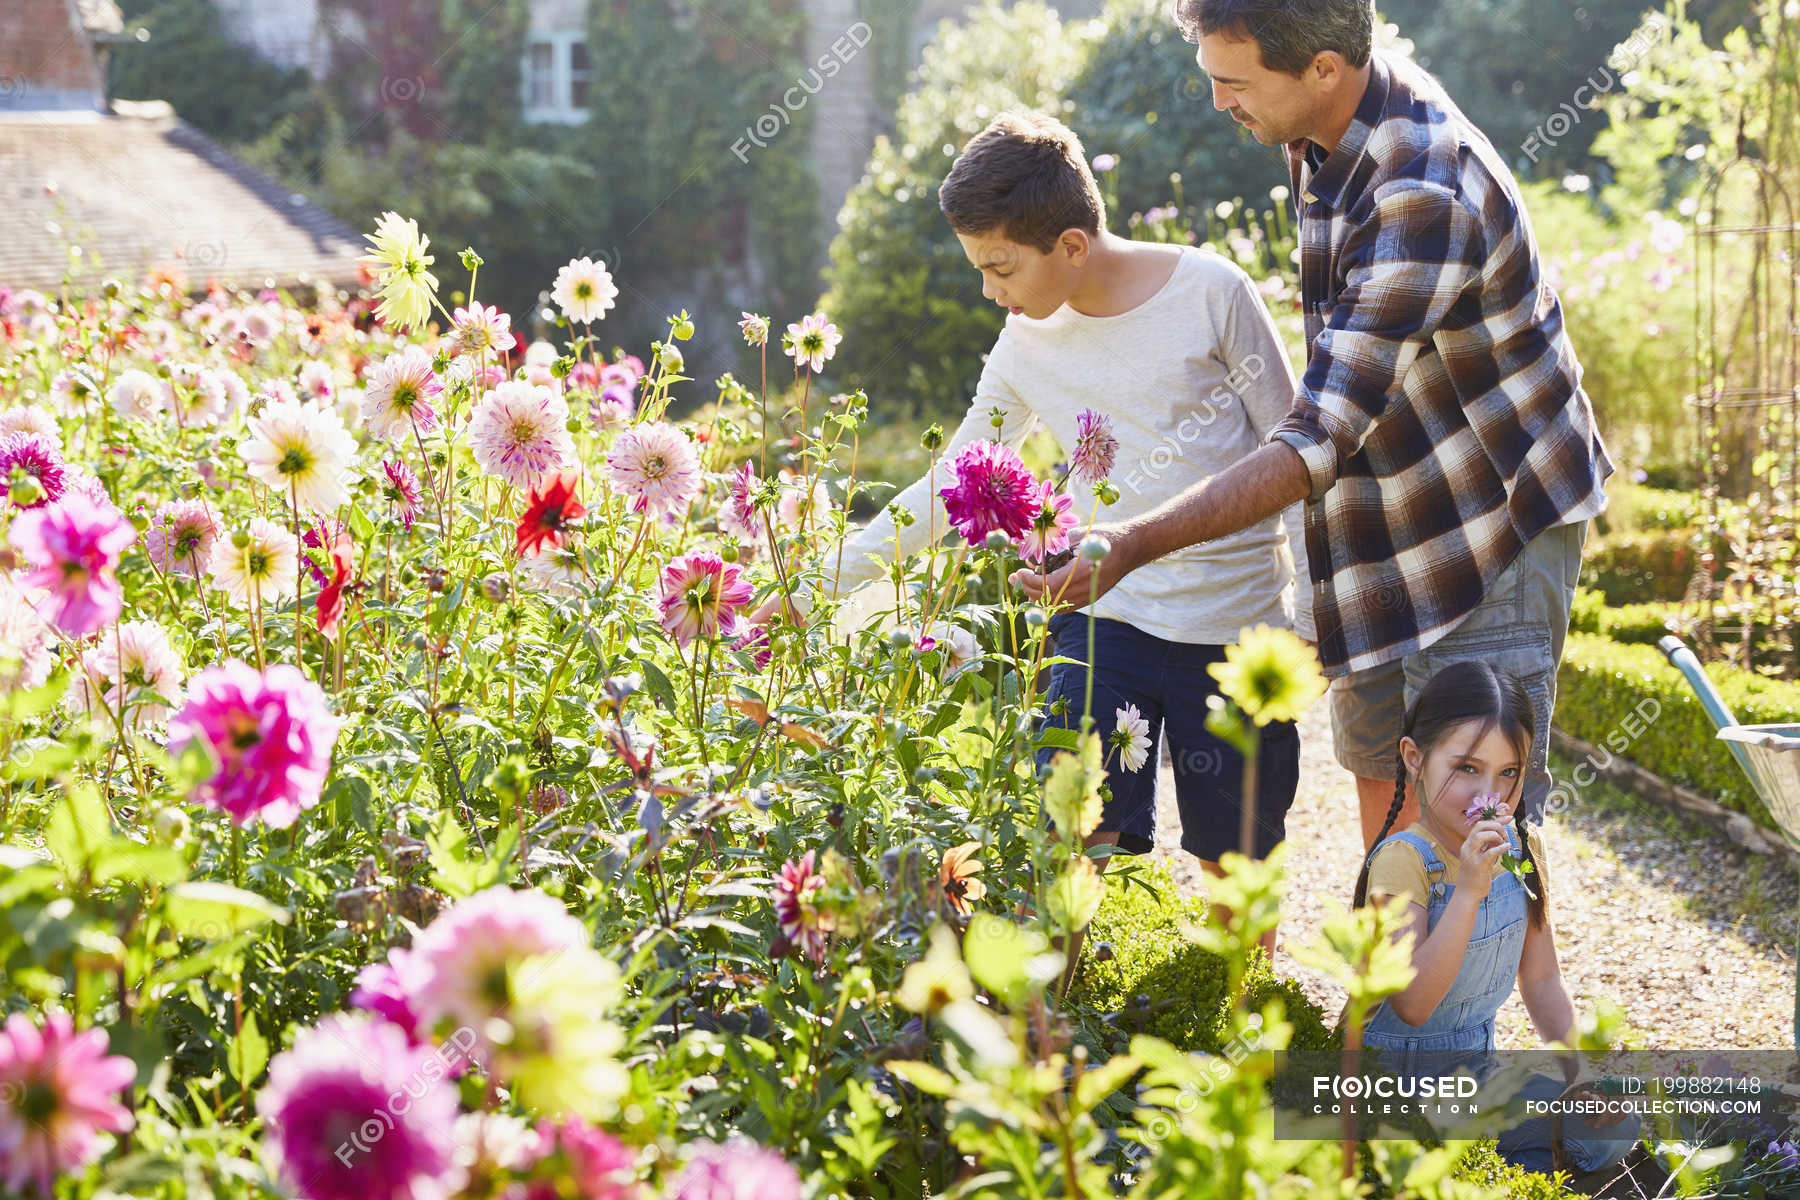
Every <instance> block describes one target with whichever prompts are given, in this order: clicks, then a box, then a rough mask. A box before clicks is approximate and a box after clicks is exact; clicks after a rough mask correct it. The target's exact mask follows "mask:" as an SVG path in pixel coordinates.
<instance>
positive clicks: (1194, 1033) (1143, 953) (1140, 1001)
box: [1073, 865, 1337, 1054]
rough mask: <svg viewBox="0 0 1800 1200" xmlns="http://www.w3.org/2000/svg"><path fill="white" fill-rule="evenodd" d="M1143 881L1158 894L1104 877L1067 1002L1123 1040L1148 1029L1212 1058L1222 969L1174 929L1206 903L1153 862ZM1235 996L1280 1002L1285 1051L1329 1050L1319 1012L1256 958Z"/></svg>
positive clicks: (1191, 920) (1196, 920)
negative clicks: (1290, 1029)
mask: <svg viewBox="0 0 1800 1200" xmlns="http://www.w3.org/2000/svg"><path fill="white" fill-rule="evenodd" d="M1144 877H1145V878H1146V879H1147V882H1149V883H1150V884H1151V886H1152V887H1154V888H1155V889H1156V893H1157V894H1155V895H1152V894H1151V892H1150V891H1149V890H1148V889H1146V888H1144V887H1140V886H1138V885H1137V884H1135V883H1133V884H1126V883H1125V882H1124V881H1123V880H1121V879H1118V878H1116V877H1115V878H1112V879H1109V880H1108V881H1107V895H1106V903H1105V904H1104V905H1102V907H1101V909H1100V913H1099V915H1098V916H1096V917H1095V918H1094V923H1093V924H1092V925H1091V926H1090V927H1089V928H1088V934H1087V945H1086V949H1085V950H1084V951H1083V952H1082V956H1081V960H1082V961H1081V970H1080V972H1079V974H1078V975H1077V976H1076V980H1075V987H1074V993H1073V995H1074V998H1075V999H1076V1000H1077V1001H1079V1002H1080V1003H1082V1004H1084V1005H1087V1006H1090V1007H1091V1008H1093V1009H1094V1010H1095V1011H1096V1012H1098V1013H1103V1014H1117V1016H1116V1017H1114V1020H1113V1023H1114V1024H1115V1025H1117V1026H1118V1027H1119V1032H1120V1033H1122V1034H1131V1033H1147V1034H1150V1035H1152V1036H1153V1037H1159V1038H1162V1039H1163V1040H1165V1041H1167V1042H1168V1043H1170V1044H1171V1045H1173V1046H1176V1047H1179V1048H1180V1049H1183V1050H1190V1051H1204V1052H1206V1053H1208V1054H1217V1053H1219V1051H1220V1049H1221V1041H1220V1037H1219V1029H1220V1026H1221V1025H1222V1024H1223V1022H1224V1018H1225V1014H1226V1011H1227V1000H1228V997H1227V996H1226V994H1225V988H1226V980H1225V968H1224V964H1223V962H1221V960H1220V959H1219V957H1218V955H1216V954H1213V953H1212V952H1211V951H1209V950H1204V949H1202V948H1201V947H1199V946H1196V945H1195V944H1194V943H1193V942H1191V941H1189V940H1188V938H1187V937H1186V935H1185V934H1183V933H1182V927H1183V925H1188V924H1192V925H1199V924H1204V923H1205V922H1206V920H1207V917H1208V911H1209V908H1208V905H1207V903H1206V902H1205V901H1204V900H1201V899H1198V898H1195V897H1184V896H1181V895H1180V894H1179V893H1178V892H1177V891H1176V888H1175V883H1174V881H1173V880H1172V879H1170V878H1169V873H1168V871H1167V869H1166V868H1164V867H1162V866H1160V865H1159V866H1156V867H1153V868H1152V869H1151V870H1150V871H1149V872H1147V873H1146V875H1145V876H1144ZM1102 946H1104V947H1106V948H1107V949H1108V950H1110V952H1111V957H1110V958H1105V951H1102V949H1101V947H1102ZM1103 959H1104V961H1102V960H1103ZM1244 995H1245V999H1246V1000H1247V1001H1248V1003H1249V1007H1250V1008H1251V1009H1252V1010H1260V1009H1261V1008H1262V1006H1263V1005H1264V1004H1266V1003H1267V1002H1268V1001H1269V1000H1271V999H1276V998H1279V999H1280V1000H1281V1001H1282V1002H1283V1007H1284V1011H1285V1015H1286V1018H1287V1020H1288V1021H1289V1022H1290V1023H1292V1024H1293V1026H1294V1037H1293V1041H1292V1043H1291V1047H1292V1048H1293V1049H1295V1050H1322V1049H1327V1048H1329V1047H1331V1046H1334V1045H1336V1044H1337V1039H1336V1034H1335V1032H1334V1031H1333V1030H1331V1029H1329V1028H1328V1027H1327V1019H1326V1015H1325V1012H1324V1010H1322V1009H1321V1008H1320V1007H1319V1006H1318V1005H1317V1004H1314V1003H1313V1002H1312V1001H1311V1000H1309V999H1307V997H1306V993H1305V992H1303V991H1302V990H1301V988H1300V985H1299V984H1298V983H1296V982H1295V981H1294V980H1292V979H1281V978H1278V977H1277V976H1276V975H1275V973H1274V972H1273V971H1272V970H1271V969H1270V967H1269V964H1268V961H1267V960H1266V959H1264V958H1261V957H1260V956H1259V957H1258V959H1257V960H1256V965H1255V966H1254V967H1252V968H1251V971H1250V973H1249V975H1248V976H1247V977H1246V978H1245V981H1244Z"/></svg>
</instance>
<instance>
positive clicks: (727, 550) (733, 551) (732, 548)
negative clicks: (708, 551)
mask: <svg viewBox="0 0 1800 1200" xmlns="http://www.w3.org/2000/svg"><path fill="white" fill-rule="evenodd" d="M719 557H720V558H721V559H723V560H724V561H726V562H728V563H734V562H736V561H737V560H738V548H737V543H736V542H726V543H725V544H724V545H723V546H720V547H719Z"/></svg>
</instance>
